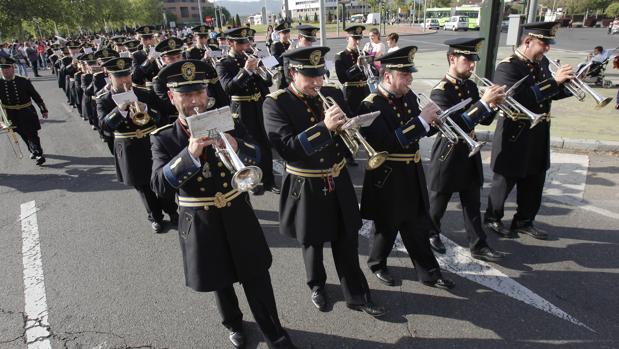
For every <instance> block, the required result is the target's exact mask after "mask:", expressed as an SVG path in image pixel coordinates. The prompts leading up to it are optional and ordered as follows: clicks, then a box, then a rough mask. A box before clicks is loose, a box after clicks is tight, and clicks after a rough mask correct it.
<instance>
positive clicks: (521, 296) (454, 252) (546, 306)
mask: <svg viewBox="0 0 619 349" xmlns="http://www.w3.org/2000/svg"><path fill="white" fill-rule="evenodd" d="M372 229H373V223H372V221H369V220H364V221H363V226H362V227H361V229H360V230H359V235H361V236H364V237H366V238H368V239H369V238H370V235H371V232H372ZM441 240H442V241H443V243H444V244H445V247H446V248H447V252H446V253H445V254H444V255H436V259H437V260H438V262H439V264H440V266H441V268H442V269H444V270H448V271H450V272H452V273H454V274H457V275H459V276H461V277H463V278H465V279H468V280H470V281H473V282H475V283H478V284H480V285H482V286H485V287H488V288H490V289H492V290H494V291H496V292H499V293H502V294H504V295H506V296H509V297H511V298H514V299H516V300H519V301H521V302H524V303H526V304H528V305H530V306H533V307H535V308H537V309H540V310H543V311H545V312H547V313H549V314H552V315H554V316H557V317H559V318H561V319H563V320H567V321H569V322H571V323H573V324H575V325H578V326H582V327H584V328H586V329H588V330H589V331H592V332H595V330H593V329H591V328H590V327H589V326H587V325H585V324H583V323H582V322H580V321H578V320H577V319H576V318H574V317H573V316H571V315H569V314H568V313H566V312H564V311H563V310H561V309H559V308H558V307H557V306H555V305H553V304H552V303H550V302H548V301H547V300H545V299H544V298H542V297H541V296H539V295H538V294H536V293H535V292H533V291H531V290H529V289H528V288H526V287H524V286H523V285H521V284H520V283H518V282H516V281H515V280H513V279H511V278H510V277H509V276H507V275H506V274H505V273H503V272H501V271H500V270H498V269H496V268H494V267H492V266H491V265H490V264H488V263H486V262H483V261H479V260H477V259H474V258H473V257H471V254H470V253H469V252H468V250H466V249H465V248H463V247H461V246H459V245H457V244H456V243H455V242H453V241H451V240H450V239H448V238H447V237H445V236H444V235H441ZM394 248H395V249H396V250H397V251H400V252H404V253H406V248H404V244H403V243H402V240H401V238H400V236H399V235H398V238H397V239H396V242H395V246H394Z"/></svg>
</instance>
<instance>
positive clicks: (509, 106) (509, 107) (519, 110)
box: [471, 73, 544, 128]
mask: <svg viewBox="0 0 619 349" xmlns="http://www.w3.org/2000/svg"><path fill="white" fill-rule="evenodd" d="M471 77H472V78H473V79H474V80H477V81H479V82H481V84H482V85H483V86H485V87H490V86H492V85H494V83H493V82H492V81H490V79H488V78H482V77H480V76H478V75H477V74H475V73H472V74H471ZM528 78H529V77H528V76H525V77H524V78H522V79H520V80H518V82H516V83H515V84H513V85H512V87H510V88H509V90H507V91H506V92H505V101H504V102H503V103H501V104H499V105H498V106H497V107H498V108H499V109H500V110H501V111H502V112H503V114H504V115H505V116H507V117H508V118H511V119H516V117H517V115H518V114H525V115H526V116H527V117H528V118H529V119H531V127H530V128H533V127H535V126H536V125H537V124H538V123H539V122H540V121H542V120H544V115H543V114H537V113H534V112H532V111H530V110H529V109H527V108H526V107H525V106H524V105H522V104H521V103H520V102H518V101H517V100H516V99H515V98H514V97H513V96H514V94H515V93H516V90H517V89H518V87H519V86H520V85H521V84H522V83H523V82H525V81H526V80H527V79H528Z"/></svg>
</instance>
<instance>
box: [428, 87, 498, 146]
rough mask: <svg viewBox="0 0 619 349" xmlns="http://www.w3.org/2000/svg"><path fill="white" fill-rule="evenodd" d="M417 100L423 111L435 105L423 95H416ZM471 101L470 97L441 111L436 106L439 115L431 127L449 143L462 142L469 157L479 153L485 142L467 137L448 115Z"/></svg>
mask: <svg viewBox="0 0 619 349" xmlns="http://www.w3.org/2000/svg"><path fill="white" fill-rule="evenodd" d="M417 100H418V104H419V108H420V109H423V108H425V107H426V106H427V105H430V104H433V105H436V103H434V101H432V100H431V99H430V98H429V97H428V96H426V95H424V94H423V93H418V94H417ZM471 101H472V99H471V97H469V98H467V99H464V100H462V101H461V102H459V103H458V104H456V105H454V106H452V107H450V108H448V109H447V110H441V108H438V106H437V108H438V110H439V114H438V116H437V119H438V122H435V123H434V124H433V125H432V126H434V127H436V128H437V129H438V130H439V131H440V132H441V133H442V134H443V135H444V136H445V138H447V140H448V141H449V142H450V143H454V144H455V143H457V142H458V140H459V139H462V140H464V142H465V143H466V144H467V145H468V146H469V150H470V152H469V157H471V156H473V155H475V154H477V153H479V151H480V150H481V148H482V147H483V146H484V144H486V142H478V141H476V140H474V139H473V137H471V136H469V134H468V133H466V132H465V131H464V130H463V129H462V128H461V127H460V126H459V125H458V124H457V123H456V122H455V121H453V119H452V118H451V117H450V116H449V115H451V114H453V113H454V112H456V111H458V110H460V109H462V108H464V107H466V106H467V105H468V104H469V103H471Z"/></svg>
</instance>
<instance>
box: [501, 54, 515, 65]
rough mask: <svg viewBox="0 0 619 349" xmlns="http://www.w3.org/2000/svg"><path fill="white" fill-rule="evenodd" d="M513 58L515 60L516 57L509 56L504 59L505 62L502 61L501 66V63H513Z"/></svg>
mask: <svg viewBox="0 0 619 349" xmlns="http://www.w3.org/2000/svg"><path fill="white" fill-rule="evenodd" d="M513 58H514V55H509V56H507V57H505V58H503V60H502V61H500V62H499V64H501V63H509V62H511V61H512V59H513Z"/></svg>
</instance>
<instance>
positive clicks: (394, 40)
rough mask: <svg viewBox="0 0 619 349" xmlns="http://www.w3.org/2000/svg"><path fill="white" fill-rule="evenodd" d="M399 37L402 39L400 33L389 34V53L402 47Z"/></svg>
mask: <svg viewBox="0 0 619 349" xmlns="http://www.w3.org/2000/svg"><path fill="white" fill-rule="evenodd" d="M399 39H400V36H399V35H398V33H391V34H389V35H387V46H388V47H389V49H387V53H389V52H392V51H396V50H399V49H400V48H399V47H398V40H399Z"/></svg>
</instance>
